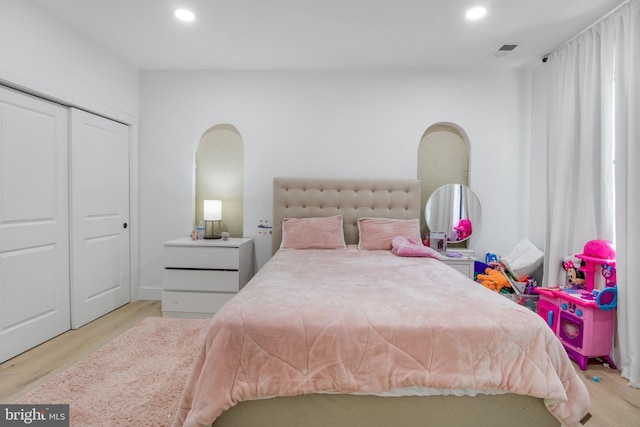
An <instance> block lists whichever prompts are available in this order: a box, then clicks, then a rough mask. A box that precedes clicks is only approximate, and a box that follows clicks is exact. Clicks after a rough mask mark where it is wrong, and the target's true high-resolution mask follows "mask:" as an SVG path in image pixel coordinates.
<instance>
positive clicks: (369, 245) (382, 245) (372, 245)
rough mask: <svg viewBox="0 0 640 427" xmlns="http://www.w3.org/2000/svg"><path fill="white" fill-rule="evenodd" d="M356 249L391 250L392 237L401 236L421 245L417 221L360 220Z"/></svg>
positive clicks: (418, 222)
mask: <svg viewBox="0 0 640 427" xmlns="http://www.w3.org/2000/svg"><path fill="white" fill-rule="evenodd" d="M358 232H359V234H360V241H359V242H358V249H367V250H376V249H384V250H390V249H391V241H392V240H393V238H394V237H397V236H402V237H406V238H407V239H413V240H415V241H417V242H420V243H422V240H421V239H420V221H418V219H417V218H416V219H389V218H360V219H359V220H358Z"/></svg>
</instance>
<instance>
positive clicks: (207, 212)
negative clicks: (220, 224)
mask: <svg viewBox="0 0 640 427" xmlns="http://www.w3.org/2000/svg"><path fill="white" fill-rule="evenodd" d="M203 219H204V220H205V221H220V220H222V200H205V201H204V215H203Z"/></svg>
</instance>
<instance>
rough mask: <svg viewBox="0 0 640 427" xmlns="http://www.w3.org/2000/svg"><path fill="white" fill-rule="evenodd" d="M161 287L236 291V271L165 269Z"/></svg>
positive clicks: (172, 289)
mask: <svg viewBox="0 0 640 427" xmlns="http://www.w3.org/2000/svg"><path fill="white" fill-rule="evenodd" d="M162 287H163V288H164V289H165V290H168V291H204V292H212V291H214V292H238V291H239V290H240V287H241V283H240V273H239V272H238V271H222V270H180V269H176V270H174V269H165V270H164V274H163V276H162Z"/></svg>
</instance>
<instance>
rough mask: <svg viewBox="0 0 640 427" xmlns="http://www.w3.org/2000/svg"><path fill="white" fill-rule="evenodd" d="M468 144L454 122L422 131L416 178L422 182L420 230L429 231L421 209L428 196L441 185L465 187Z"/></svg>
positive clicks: (436, 124)
mask: <svg viewBox="0 0 640 427" xmlns="http://www.w3.org/2000/svg"><path fill="white" fill-rule="evenodd" d="M469 153H470V144H469V138H468V137H467V134H466V132H465V131H464V129H462V128H461V127H460V126H458V125H456V124H454V123H445V122H441V123H435V124H433V125H431V126H429V128H427V130H426V131H425V132H424V134H423V135H422V138H421V139H420V145H419V147H418V179H419V180H420V181H422V207H421V215H420V228H421V230H422V231H423V233H424V234H426V233H428V232H429V229H428V227H427V224H426V222H425V219H424V208H425V205H426V203H427V200H428V199H429V196H431V194H432V193H433V192H434V191H435V190H436V189H437V188H438V187H440V186H442V185H445V184H464V185H467V186H468V185H469V157H470V155H469Z"/></svg>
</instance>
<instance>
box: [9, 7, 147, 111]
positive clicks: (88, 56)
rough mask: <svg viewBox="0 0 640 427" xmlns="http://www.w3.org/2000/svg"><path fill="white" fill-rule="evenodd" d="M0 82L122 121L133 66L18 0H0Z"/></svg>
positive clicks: (134, 106) (132, 98) (129, 106)
mask: <svg viewBox="0 0 640 427" xmlns="http://www.w3.org/2000/svg"><path fill="white" fill-rule="evenodd" d="M0 82H4V83H5V84H9V85H10V86H13V87H16V88H20V89H24V90H26V91H28V92H31V93H34V94H38V95H42V96H45V97H47V98H50V99H54V100H58V101H61V102H62V103H64V104H66V105H73V106H76V107H79V108H83V109H85V110H88V111H92V112H94V113H97V114H100V115H103V116H106V117H110V118H113V119H116V120H119V121H122V122H124V123H127V124H131V123H134V122H135V121H136V119H137V117H138V99H139V94H138V71H137V70H136V69H135V68H133V67H131V66H129V65H127V64H125V63H124V62H122V61H121V60H119V59H118V58H117V57H116V56H115V55H113V54H112V53H110V52H107V51H105V50H104V49H102V48H101V47H99V46H96V45H95V44H93V43H91V41H89V40H87V39H86V38H84V37H83V36H81V35H79V34H78V33H76V32H75V31H73V30H72V29H71V28H69V27H68V26H66V25H65V24H63V23H62V22H60V21H59V20H57V19H56V18H54V17H52V16H51V15H49V14H48V13H47V12H45V11H43V10H42V9H40V8H39V7H38V6H35V5H33V4H31V3H30V2H28V1H24V0H0Z"/></svg>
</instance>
